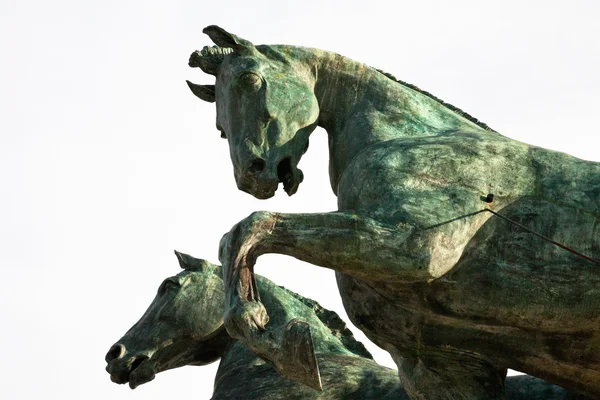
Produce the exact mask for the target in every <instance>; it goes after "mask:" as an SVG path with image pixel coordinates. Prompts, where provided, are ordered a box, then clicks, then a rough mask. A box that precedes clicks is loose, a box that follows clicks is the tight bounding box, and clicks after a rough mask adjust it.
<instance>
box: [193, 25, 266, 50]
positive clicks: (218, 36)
mask: <svg viewBox="0 0 600 400" xmlns="http://www.w3.org/2000/svg"><path fill="white" fill-rule="evenodd" d="M202 32H203V33H206V34H207V35H208V37H210V40H212V41H213V42H214V43H215V44H216V45H217V46H221V47H231V48H232V49H233V50H234V51H235V52H236V53H238V54H248V53H254V52H257V50H256V47H254V45H253V44H252V43H250V42H249V41H248V40H246V39H242V38H241V37H238V36H236V35H234V34H233V33H229V32H227V31H226V30H225V29H223V28H221V27H218V26H217V25H210V26H207V27H206V28H204V29H203V30H202Z"/></svg>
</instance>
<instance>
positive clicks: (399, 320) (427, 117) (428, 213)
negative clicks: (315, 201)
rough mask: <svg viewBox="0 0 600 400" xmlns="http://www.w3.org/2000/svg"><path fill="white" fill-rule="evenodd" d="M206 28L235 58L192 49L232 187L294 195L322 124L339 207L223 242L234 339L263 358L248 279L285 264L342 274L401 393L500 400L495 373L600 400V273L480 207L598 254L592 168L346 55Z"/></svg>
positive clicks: (351, 304) (599, 173)
mask: <svg viewBox="0 0 600 400" xmlns="http://www.w3.org/2000/svg"><path fill="white" fill-rule="evenodd" d="M206 32H207V33H208V34H209V36H211V38H212V39H213V40H214V41H215V43H217V44H218V45H220V46H227V47H230V48H232V49H233V51H232V52H228V53H227V54H226V55H223V56H222V57H221V58H219V59H218V60H217V61H215V59H214V57H213V59H211V60H207V57H205V54H202V53H197V54H195V55H193V57H192V59H191V60H190V65H195V66H200V67H201V68H203V69H204V70H205V71H206V72H209V73H212V74H214V75H216V76H217V82H216V86H214V87H208V86H199V85H193V84H192V85H191V88H192V90H193V91H194V93H195V94H196V95H198V96H199V97H201V98H203V99H204V100H209V101H214V100H216V102H217V125H218V127H219V129H221V130H222V131H223V132H224V133H225V134H226V136H227V138H228V140H229V145H230V152H231V157H232V161H233V164H234V171H235V176H236V180H237V183H238V187H239V188H240V189H242V190H245V191H247V192H249V193H251V194H253V195H255V196H256V197H258V198H268V197H270V196H272V195H273V194H274V192H275V190H276V189H277V184H278V181H279V182H283V183H284V188H285V190H286V191H287V192H288V194H290V195H291V194H293V193H294V192H295V190H296V189H297V187H298V185H299V183H300V182H301V180H302V174H301V173H300V172H299V170H298V169H297V164H298V161H299V159H300V157H301V155H302V151H304V150H305V149H306V147H307V143H308V136H309V134H310V132H311V131H312V129H314V128H315V127H316V125H319V126H322V127H323V128H325V129H326V130H327V132H328V135H329V144H330V168H329V172H330V181H331V185H332V188H333V190H334V192H335V193H336V195H337V196H338V212H335V213H328V214H280V213H268V212H259V213H255V214H253V215H252V216H250V217H249V218H247V219H246V220H244V221H242V222H240V223H239V224H238V225H236V227H234V229H232V230H231V232H230V233H229V234H227V235H226V236H225V237H224V238H223V240H222V243H221V255H220V258H221V261H222V262H223V265H224V267H225V271H226V274H225V281H226V293H227V296H226V301H227V307H228V310H229V311H228V312H227V314H226V316H227V318H226V325H227V327H228V329H229V330H230V331H232V332H235V336H236V337H239V338H240V339H242V340H244V341H245V343H246V344H247V345H248V346H250V347H251V348H253V350H255V351H256V352H257V353H258V354H260V355H261V356H263V357H265V358H268V355H267V353H268V351H266V350H261V348H260V347H261V346H262V345H261V346H258V345H257V343H258V339H257V338H258V337H260V335H259V334H258V333H257V332H258V331H257V329H261V328H262V327H263V326H264V324H265V323H266V321H267V320H268V318H267V316H266V314H265V311H264V308H263V307H262V306H261V304H260V302H259V301H258V300H259V298H258V296H257V293H256V290H254V289H253V288H254V287H255V284H254V283H253V277H252V273H251V272H249V271H251V268H252V266H253V264H254V261H255V259H256V258H257V257H258V256H259V255H261V254H264V253H269V252H273V253H281V254H287V255H291V256H294V257H296V258H299V259H301V260H304V261H307V262H310V263H313V264H316V265H320V266H323V267H327V268H331V269H334V270H336V271H337V278H338V286H339V288H340V293H341V295H342V299H343V301H344V306H345V308H346V310H347V312H348V315H349V316H350V318H351V320H352V322H353V323H355V324H356V325H357V326H358V327H359V328H360V329H361V330H363V331H364V332H365V333H366V334H367V336H368V337H369V338H370V339H371V340H373V341H374V342H375V343H376V344H377V345H379V346H380V347H382V348H384V349H386V350H388V351H389V352H390V354H391V355H392V357H393V358H394V360H395V361H396V363H397V365H398V368H399V373H400V378H401V380H402V381H403V383H404V386H405V387H406V388H407V390H408V392H409V393H410V395H411V397H412V398H415V399H471V398H473V399H475V398H477V399H496V398H498V399H501V398H505V397H504V396H505V395H504V390H503V386H502V377H503V375H504V373H505V370H506V368H515V369H518V370H520V371H523V372H526V373H528V374H532V375H535V376H539V377H542V378H544V379H547V380H550V381H551V382H554V383H558V384H561V385H563V386H565V387H568V388H570V389H572V390H574V391H579V392H581V393H584V394H586V395H590V396H592V397H600V328H599V327H600V289H598V287H599V284H600V265H599V263H598V262H594V261H593V260H592V261H590V260H588V259H584V258H582V257H579V256H576V255H574V254H572V253H569V252H567V251H565V250H563V249H561V248H559V247H557V246H556V245H554V244H552V243H550V242H549V241H547V240H544V239H541V238H539V237H538V236H536V235H533V234H531V233H529V232H527V231H525V230H522V229H521V228H519V227H517V226H516V225H515V224H513V223H510V222H507V221H505V220H503V219H500V218H497V217H492V214H491V213H489V212H482V211H481V210H482V209H483V208H484V207H485V206H486V203H484V202H483V201H482V198H485V196H486V195H487V194H488V193H493V194H494V195H495V200H494V202H493V203H492V204H491V205H489V207H490V209H492V210H494V211H498V212H500V213H501V214H502V215H503V216H505V217H507V218H509V219H511V220H515V221H517V222H519V223H521V224H523V225H525V226H527V227H528V228H530V229H531V230H533V231H535V232H538V233H540V234H542V235H545V236H547V237H549V238H551V239H552V240H555V241H558V242H561V243H563V244H564V245H566V246H568V247H571V248H575V249H577V250H579V251H580V252H583V253H586V254H587V255H588V256H589V257H593V258H595V259H598V258H600V232H599V229H600V228H598V226H599V223H598V220H599V216H600V164H598V163H594V162H588V161H583V160H579V159H576V158H574V157H571V156H568V155H566V154H562V153H558V152H554V151H550V150H545V149H541V148H537V147H534V146H530V145H527V144H524V143H520V142H517V141H514V140H511V139H508V138H506V137H504V136H501V135H500V134H498V133H496V132H494V131H492V130H491V129H489V128H488V127H487V126H485V125H484V124H481V123H479V122H477V121H476V120H474V119H473V118H470V117H469V116H465V115H464V114H462V113H461V112H457V111H456V110H454V109H452V107H448V106H447V105H445V104H443V103H441V102H440V101H438V100H436V99H435V98H433V97H432V96H430V95H428V94H426V93H424V92H421V91H419V90H416V89H414V88H411V87H409V86H407V85H405V84H402V83H400V82H396V81H394V80H392V79H391V78H390V77H389V76H387V75H385V74H383V73H381V72H380V71H377V70H375V69H373V68H370V67H367V66H365V65H364V64H361V63H358V62H355V61H352V60H349V59H347V58H345V57H342V56H339V55H336V54H333V53H329V52H324V51H321V50H315V49H305V48H298V47H293V46H259V47H254V46H253V45H252V44H250V43H249V42H247V41H245V40H243V39H240V38H238V37H236V36H235V35H231V34H229V33H227V32H225V31H223V30H221V29H220V28H217V27H209V28H207V30H206ZM211 90H212V92H211ZM271 324H272V322H271ZM263 347H264V346H263ZM271 361H272V362H273V363H274V364H275V365H276V364H277V362H278V361H277V360H271Z"/></svg>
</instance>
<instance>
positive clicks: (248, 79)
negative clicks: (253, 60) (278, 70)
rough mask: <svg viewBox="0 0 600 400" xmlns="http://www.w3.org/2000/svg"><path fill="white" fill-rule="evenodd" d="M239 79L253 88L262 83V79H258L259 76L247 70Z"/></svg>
mask: <svg viewBox="0 0 600 400" xmlns="http://www.w3.org/2000/svg"><path fill="white" fill-rule="evenodd" d="M241 80H242V82H243V83H244V85H246V86H249V87H252V88H255V89H257V88H259V87H261V85H262V80H261V79H260V76H258V75H256V74H255V73H252V72H248V73H245V74H244V75H242V76H241Z"/></svg>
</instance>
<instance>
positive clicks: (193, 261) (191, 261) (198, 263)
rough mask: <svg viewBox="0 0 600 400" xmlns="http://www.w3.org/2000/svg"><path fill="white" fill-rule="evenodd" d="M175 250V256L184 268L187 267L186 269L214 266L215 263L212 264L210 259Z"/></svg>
mask: <svg viewBox="0 0 600 400" xmlns="http://www.w3.org/2000/svg"><path fill="white" fill-rule="evenodd" d="M174 252H175V256H176V257H177V261H179V266H180V267H181V268H182V269H185V270H191V269H202V268H204V267H206V266H208V265H210V266H214V264H212V263H211V262H209V261H206V260H201V259H199V258H195V257H192V256H190V255H189V254H185V253H180V252H178V251H177V250H174Z"/></svg>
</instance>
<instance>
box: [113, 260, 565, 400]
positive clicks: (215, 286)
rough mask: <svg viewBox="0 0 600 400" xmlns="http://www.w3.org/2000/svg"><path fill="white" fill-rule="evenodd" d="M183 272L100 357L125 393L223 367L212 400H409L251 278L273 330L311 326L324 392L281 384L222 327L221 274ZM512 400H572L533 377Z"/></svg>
mask: <svg viewBox="0 0 600 400" xmlns="http://www.w3.org/2000/svg"><path fill="white" fill-rule="evenodd" d="M175 254H176V255H177V258H178V260H179V264H180V266H181V267H182V268H183V269H184V271H183V272H181V273H180V274H178V275H176V276H172V277H170V278H167V279H166V280H165V281H163V283H162V284H161V285H160V286H159V289H158V293H157V295H156V298H155V299H154V301H153V302H152V303H151V304H150V307H149V308H148V310H147V311H146V312H145V313H144V315H143V316H142V318H141V319H140V321H139V322H138V323H136V324H135V325H134V326H133V327H132V328H131V329H130V330H129V331H128V332H127V333H126V334H125V335H124V336H123V337H122V338H121V339H120V340H119V341H118V342H117V343H116V344H114V345H113V346H112V347H111V349H110V350H109V351H108V353H107V355H106V361H107V368H106V369H107V371H108V372H109V373H110V374H111V378H112V380H113V381H114V382H116V383H127V382H128V383H129V385H130V387H131V388H136V387H137V386H139V385H142V384H144V383H147V382H149V381H151V380H152V379H154V377H155V374H157V373H159V372H161V371H164V370H167V369H172V368H177V367H181V366H184V365H206V364H209V363H211V362H213V361H216V360H218V359H219V358H220V359H221V363H220V364H219V369H218V372H217V376H216V377H215V386H214V393H213V397H212V398H213V399H214V400H217V399H257V400H258V399H265V400H266V399H340V400H341V399H378V400H379V399H390V400H391V399H408V395H407V394H406V392H405V391H404V390H403V389H402V386H401V385H400V381H399V379H398V375H397V373H396V371H394V370H391V369H389V368H386V367H383V366H381V365H379V364H377V363H375V362H374V361H373V360H372V358H371V355H370V354H369V352H368V351H367V350H366V349H365V348H364V346H363V345H362V344H361V343H360V342H358V341H357V340H356V339H354V337H353V336H352V333H351V332H350V331H349V330H348V329H347V328H346V325H345V323H344V322H343V321H342V320H341V319H340V318H339V317H338V315H337V314H336V313H334V312H332V311H329V310H326V309H324V308H322V307H321V306H320V305H319V304H318V303H317V302H315V301H314V300H310V299H307V298H304V297H302V296H300V295H298V294H296V293H293V292H291V291H289V290H287V289H285V288H283V287H281V286H277V285H276V284H274V283H273V282H271V281H270V280H268V279H266V278H264V277H261V276H260V275H257V276H256V282H257V284H258V287H259V288H260V291H261V293H262V294H263V295H262V299H263V301H264V304H265V305H266V307H268V309H269V311H270V315H271V318H272V321H273V322H274V323H280V324H284V323H286V322H287V321H289V320H290V319H299V320H302V321H303V323H306V324H309V325H310V328H311V332H312V338H313V340H314V348H315V350H316V358H317V360H318V362H319V366H320V368H321V377H322V379H323V382H324V390H323V392H319V391H316V390H313V389H311V388H308V387H307V386H305V385H302V384H300V383H297V382H295V381H292V380H289V379H286V378H283V377H281V376H280V375H279V374H278V373H277V372H276V371H275V370H274V369H273V368H272V367H271V366H270V365H269V364H267V363H265V362H264V361H263V360H261V359H260V358H258V357H257V356H256V355H255V354H254V353H252V352H251V351H250V350H248V349H247V348H246V347H245V346H244V345H243V344H241V343H240V342H238V341H237V340H235V339H232V338H231V337H230V336H229V335H228V334H227V331H226V330H225V328H224V326H223V318H222V317H223V307H224V305H225V300H224V298H225V292H224V289H223V281H222V279H221V273H222V269H221V267H220V266H217V265H214V264H211V263H209V262H207V261H204V260H199V259H196V258H193V257H191V256H188V255H186V254H182V253H178V252H176V253H175ZM507 391H508V392H509V394H510V396H509V398H510V399H513V400H525V399H527V400H535V399H540V400H542V399H543V400H559V399H567V398H568V399H571V398H576V397H574V396H572V395H570V394H569V393H567V392H566V391H565V390H564V389H562V388H560V387H558V386H554V385H551V384H548V383H547V382H544V381H542V380H540V379H537V378H532V377H525V376H521V377H510V378H508V379H507Z"/></svg>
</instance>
